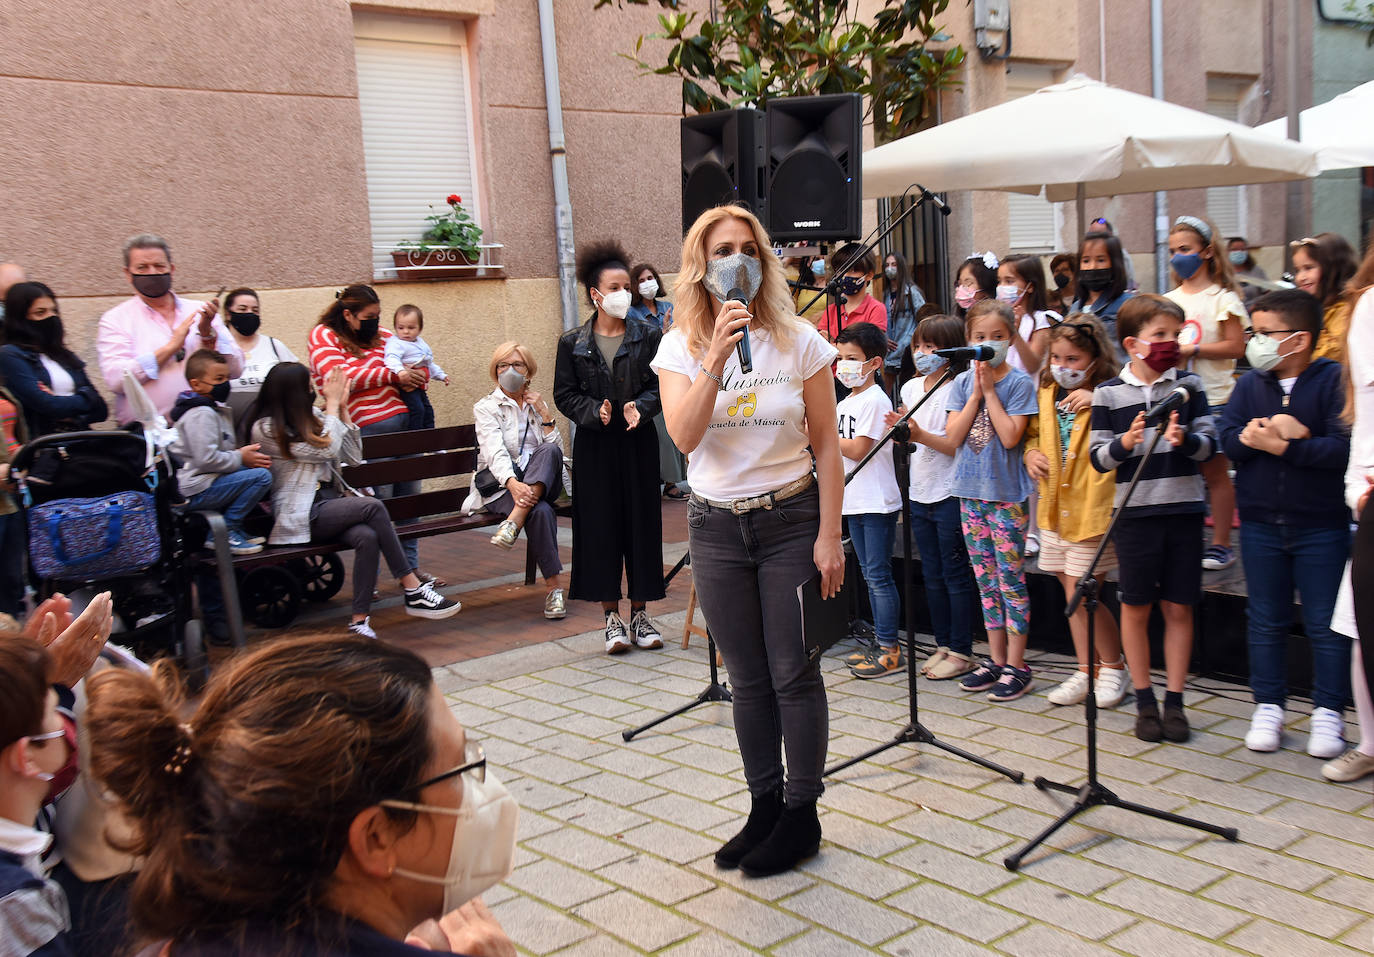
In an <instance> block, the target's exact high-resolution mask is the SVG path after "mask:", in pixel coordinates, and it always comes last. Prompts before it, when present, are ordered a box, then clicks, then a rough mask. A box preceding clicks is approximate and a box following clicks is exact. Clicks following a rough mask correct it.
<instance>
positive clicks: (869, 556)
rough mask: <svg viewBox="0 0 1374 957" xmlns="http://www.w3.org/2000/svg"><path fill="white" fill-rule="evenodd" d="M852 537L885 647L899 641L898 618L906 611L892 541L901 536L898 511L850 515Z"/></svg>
mask: <svg viewBox="0 0 1374 957" xmlns="http://www.w3.org/2000/svg"><path fill="white" fill-rule="evenodd" d="M845 522H846V523H847V524H848V525H849V540H850V541H852V542H853V543H854V554H855V556H857V557H858V559H859V567H860V568H861V569H863V573H864V584H866V585H867V586H868V603H869V604H870V605H872V606H873V631H874V633H875V634H876V635H877V636H878V644H880V645H882V646H883V647H885V648H894V647H896V645H897V619H898V618H899V617H900V616H901V613H902V600H901V596H900V595H899V594H898V592H897V580H896V579H895V578H893V577H892V543H893V541H895V540H896V536H897V513H896V512H888V513H887V514H882V513H874V512H869V513H867V514H864V515H846V516H845Z"/></svg>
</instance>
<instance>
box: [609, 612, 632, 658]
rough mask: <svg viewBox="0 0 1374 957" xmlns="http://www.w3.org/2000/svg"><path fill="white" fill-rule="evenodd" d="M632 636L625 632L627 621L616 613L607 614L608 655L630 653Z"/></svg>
mask: <svg viewBox="0 0 1374 957" xmlns="http://www.w3.org/2000/svg"><path fill="white" fill-rule="evenodd" d="M629 647H630V636H629V633H628V632H626V630H625V621H624V620H623V619H622V618H621V617H620V616H619V615H617V614H616V613H615V612H613V611H612V612H608V613H607V614H606V654H608V655H618V654H620V653H621V652H622V651H628V650H629Z"/></svg>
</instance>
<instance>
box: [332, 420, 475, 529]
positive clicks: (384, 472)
mask: <svg viewBox="0 0 1374 957" xmlns="http://www.w3.org/2000/svg"><path fill="white" fill-rule="evenodd" d="M363 456H364V457H365V458H366V459H367V460H368V461H366V462H365V463H363V464H362V465H357V466H352V467H350V468H345V469H344V470H343V474H344V478H345V479H347V480H348V484H350V485H352V486H353V487H354V488H363V487H365V486H377V485H393V484H395V483H397V482H414V481H418V480H420V479H434V478H450V477H453V476H458V475H468V474H470V473H472V472H474V471H475V470H476V469H477V429H476V427H475V426H473V425H452V426H446V427H444V428H440V429H419V430H417V431H414V432H392V433H389V434H387V435H369V436H364V437H363ZM467 495H468V485H467V483H463V484H462V486H461V487H454V488H444V489H437V490H435V491H431V492H419V493H417V494H415V495H403V496H400V497H398V498H391V499H387V500H386V501H385V505H386V510H387V512H388V513H390V515H391V517H392V519H393V520H402V519H409V518H427V517H429V516H433V515H442V514H445V513H447V512H457V511H459V510H461V509H462V507H463V500H464V499H466V498H467Z"/></svg>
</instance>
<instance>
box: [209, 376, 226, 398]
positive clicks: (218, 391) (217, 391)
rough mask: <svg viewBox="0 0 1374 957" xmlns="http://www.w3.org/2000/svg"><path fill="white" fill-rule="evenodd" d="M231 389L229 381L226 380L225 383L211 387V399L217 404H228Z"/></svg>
mask: <svg viewBox="0 0 1374 957" xmlns="http://www.w3.org/2000/svg"><path fill="white" fill-rule="evenodd" d="M229 388H230V386H229V380H228V379H225V380H224V381H223V382H220V383H218V384H217V385H212V386H210V398H212V399H214V400H215V401H216V402H228V401H229Z"/></svg>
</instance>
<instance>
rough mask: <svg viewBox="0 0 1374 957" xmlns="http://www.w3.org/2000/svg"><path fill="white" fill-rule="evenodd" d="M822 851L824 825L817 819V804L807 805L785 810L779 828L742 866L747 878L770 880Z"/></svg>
mask: <svg viewBox="0 0 1374 957" xmlns="http://www.w3.org/2000/svg"><path fill="white" fill-rule="evenodd" d="M820 849H821V822H820V821H819V820H818V819H817V818H816V802H815V801H807V802H806V803H805V804H799V805H797V806H796V807H788V808H785V809H784V810H783V812H782V817H780V818H778V823H777V826H776V827H774V828H773V833H771V834H769V835H768V837H767V838H766V839H764V841H763V843H761V844H759V846H758V847H756V848H754V849H753V850H752V851H750V852H749V853H748V854H746V855H744V859H743V860H741V861H740V862H739V869H740V870H741V871H743V872H744V874H745V876H747V877H769V876H770V875H773V874H781V873H782V872H783V871H790V870H791V869H792V868H794V867H796V866H797V865H798V864H800V863H801V862H802V861H804V860H806V859H807V858H808V857H815V856H816V852H817V851H819V850H820Z"/></svg>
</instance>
